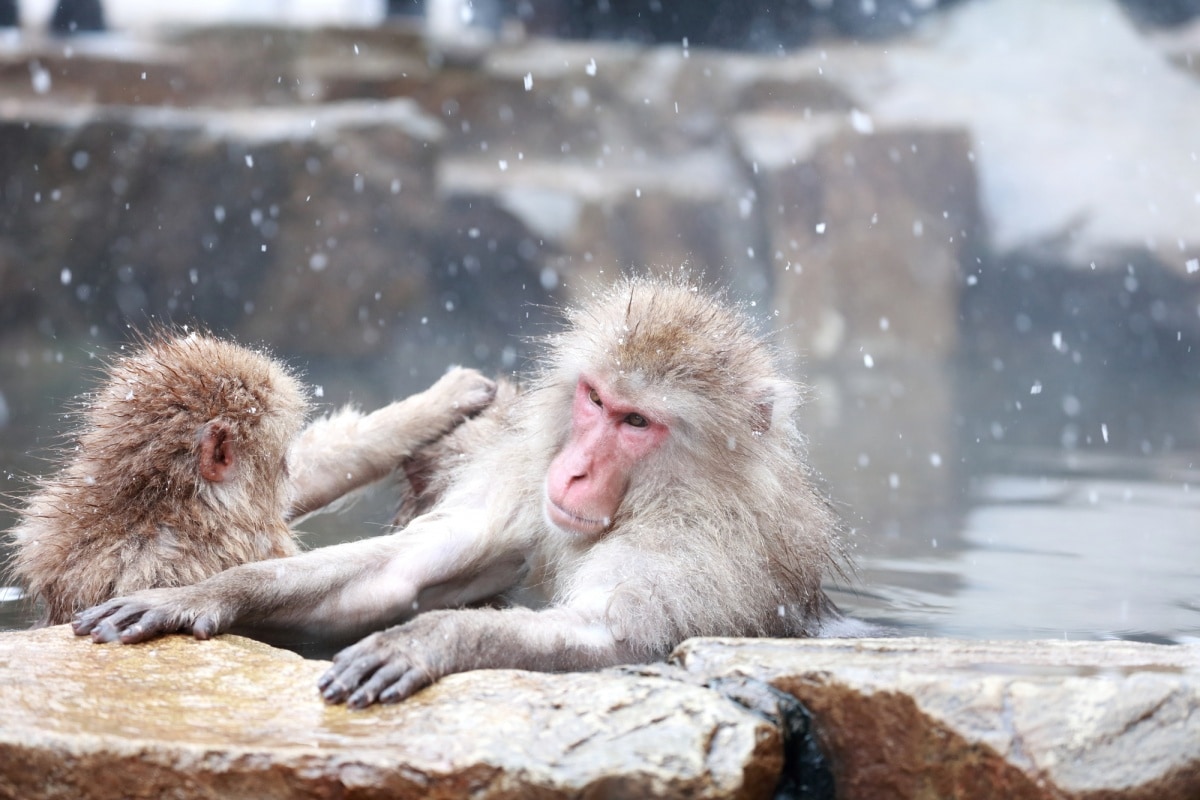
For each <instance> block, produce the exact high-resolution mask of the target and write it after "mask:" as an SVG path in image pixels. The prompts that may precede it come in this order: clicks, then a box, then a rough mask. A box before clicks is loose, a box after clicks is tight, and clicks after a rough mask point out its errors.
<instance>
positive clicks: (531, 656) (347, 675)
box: [317, 606, 666, 708]
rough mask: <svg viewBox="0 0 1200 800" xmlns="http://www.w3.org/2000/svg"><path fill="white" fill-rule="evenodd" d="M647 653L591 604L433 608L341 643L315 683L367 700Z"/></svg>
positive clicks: (339, 698) (331, 692)
mask: <svg viewBox="0 0 1200 800" xmlns="http://www.w3.org/2000/svg"><path fill="white" fill-rule="evenodd" d="M657 655H662V656H665V655H666V654H665V653H662V654H657ZM646 658H647V655H646V654H645V653H639V652H635V651H634V649H633V648H631V647H630V645H629V643H627V642H621V641H618V640H617V639H616V638H615V637H614V636H613V634H612V632H611V631H610V630H609V628H608V627H607V625H606V624H605V620H604V615H603V614H602V613H599V612H595V611H583V610H577V609H573V608H570V607H568V606H554V607H551V608H547V609H543V610H540V611H534V610H531V609H527V608H508V609H492V608H479V609H456V610H451V611H431V612H429V613H426V614H422V615H421V616H419V617H417V618H416V619H413V620H411V621H410V622H407V623H405V624H403V625H398V626H396V627H394V628H389V629H387V630H385V631H380V632H378V633H373V634H371V635H370V636H368V637H367V638H365V639H363V640H362V641H361V642H358V643H357V644H354V645H351V646H350V647H347V648H346V649H345V650H342V651H341V652H340V653H338V654H337V655H336V656H334V659H333V666H332V667H330V668H329V670H328V671H326V672H325V674H324V675H322V676H321V678H320V680H319V681H318V682H317V688H318V689H320V691H321V695H322V696H323V697H324V698H325V699H326V700H327V701H329V702H331V703H341V702H345V703H346V704H347V705H348V706H350V707H352V708H365V707H366V706H369V705H371V704H372V703H375V702H380V703H394V702H398V701H400V700H404V699H405V698H407V697H410V696H411V695H413V694H415V693H416V692H418V691H420V690H421V689H423V688H425V687H426V686H429V685H430V684H432V683H433V682H434V681H436V680H438V679H439V678H441V677H443V676H445V675H450V674H453V673H455V672H466V671H468V670H473V669H526V670H536V671H541V672H561V671H567V670H588V669H599V668H602V667H608V666H614V665H617V664H625V663H630V662H636V661H643V660H646Z"/></svg>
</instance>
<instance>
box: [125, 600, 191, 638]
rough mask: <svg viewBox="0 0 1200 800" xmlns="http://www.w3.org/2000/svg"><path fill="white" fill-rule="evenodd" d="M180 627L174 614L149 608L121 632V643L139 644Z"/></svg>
mask: <svg viewBox="0 0 1200 800" xmlns="http://www.w3.org/2000/svg"><path fill="white" fill-rule="evenodd" d="M179 628H180V625H179V623H178V621H177V619H176V617H175V615H174V614H171V613H170V612H167V611H163V610H162V609H160V608H151V609H147V610H145V611H144V612H143V613H142V615H141V616H140V617H139V618H138V620H137V622H135V623H134V624H132V625H126V626H125V630H124V631H122V632H121V644H137V643H138V642H144V641H146V640H147V639H153V638H154V637H156V636H161V635H162V634H164V633H173V632H174V631H177V630H179Z"/></svg>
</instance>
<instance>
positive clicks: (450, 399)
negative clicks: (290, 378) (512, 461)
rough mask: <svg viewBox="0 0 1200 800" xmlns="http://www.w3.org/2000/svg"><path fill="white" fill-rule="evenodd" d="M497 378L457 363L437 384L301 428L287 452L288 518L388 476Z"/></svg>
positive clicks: (485, 395) (484, 397) (476, 403)
mask: <svg viewBox="0 0 1200 800" xmlns="http://www.w3.org/2000/svg"><path fill="white" fill-rule="evenodd" d="M495 396H496V384H495V383H493V382H492V381H490V380H488V379H487V378H485V377H484V376H483V375H481V374H480V373H478V372H476V371H475V370H473V369H463V368H461V367H456V368H454V369H452V370H450V371H449V372H447V373H446V374H445V375H443V376H442V377H441V378H440V379H439V380H438V381H437V383H435V384H434V385H433V386H431V387H429V388H428V389H426V390H425V391H423V392H420V393H418V394H414V395H412V396H411V397H407V398H405V399H404V400H400V401H398V402H395V403H391V404H390V405H387V406H384V407H383V408H381V409H379V410H377V411H373V412H371V413H370V414H366V415H364V414H362V413H360V412H358V411H355V410H354V409H343V410H342V411H338V412H336V413H334V414H332V415H331V416H328V417H325V418H322V419H319V420H316V421H315V422H313V423H311V424H310V425H309V426H308V427H307V428H305V429H304V430H303V431H301V432H300V435H299V436H297V437H296V440H295V442H293V443H292V447H291V450H290V452H289V454H288V468H289V471H290V473H291V484H292V492H293V498H292V504H291V508H290V509H289V511H288V515H287V516H288V521H289V522H291V521H295V520H297V519H299V518H301V517H304V516H305V515H307V514H311V513H312V512H314V511H318V510H320V509H322V508H324V507H325V506H327V505H329V504H330V503H333V502H334V501H336V500H339V499H341V498H343V497H345V496H346V495H348V494H350V493H351V492H353V491H355V490H356V489H360V488H362V487H364V486H367V485H369V484H371V483H374V482H375V481H378V480H380V479H382V478H385V477H387V475H388V474H389V473H391V472H392V471H393V470H395V469H396V468H397V467H398V466H400V463H401V462H402V461H403V460H404V459H406V458H408V457H410V456H411V455H412V454H413V453H414V452H416V451H417V450H419V449H420V448H421V447H423V446H424V445H427V444H429V443H430V442H432V441H434V440H436V439H438V438H440V437H441V436H443V435H445V434H446V433H449V432H450V431H451V430H453V429H454V428H455V427H456V426H457V425H458V424H459V423H461V422H462V421H463V420H465V419H467V418H468V417H470V416H472V415H474V414H476V413H478V412H480V411H482V410H483V409H484V408H486V407H487V406H488V404H490V403H491V402H492V399H493V398H494V397H495Z"/></svg>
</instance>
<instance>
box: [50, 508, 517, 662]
mask: <svg viewBox="0 0 1200 800" xmlns="http://www.w3.org/2000/svg"><path fill="white" fill-rule="evenodd" d="M479 519H480V515H479V514H478V513H476V512H472V511H455V512H449V513H440V512H432V513H430V514H426V515H425V516H423V517H420V518H418V519H416V520H414V521H413V522H412V524H411V525H409V527H408V528H406V529H405V530H404V531H401V532H400V533H395V534H391V535H389V536H381V537H378V538H374V539H363V540H360V541H357V542H347V543H345V544H340V545H333V546H331V547H323V548H321V549H319V550H312V551H310V552H307V553H302V554H300V555H298V556H292V557H290V558H279V559H273V560H269V561H259V562H255V563H252V564H244V565H242V566H239V567H234V568H232V569H228V570H225V571H224V572H220V573H218V574H216V575H214V576H212V577H211V578H209V579H207V580H204V581H201V582H200V583H197V584H194V585H192V586H182V587H178V588H171V589H149V590H147V591H142V592H137V593H135V594H132V595H129V596H128V597H119V598H116V599H114V600H110V601H108V602H106V603H103V604H101V605H98V606H95V607H93V608H89V609H87V610H85V611H83V612H81V613H79V614H77V615H76V617H75V619H74V622H73V623H72V625H73V627H74V630H75V633H76V634H77V635H79V636H84V635H91V637H92V639H93V640H94V641H96V642H117V641H119V642H122V643H125V644H132V643H135V642H142V641H146V640H147V639H152V638H154V637H156V636H161V635H163V634H167V633H176V632H190V633H192V634H193V635H194V636H196V637H197V638H199V639H208V638H210V637H212V636H215V635H216V634H218V633H223V632H225V631H228V630H230V629H232V628H235V627H249V628H256V627H257V628H272V629H299V630H309V631H312V632H314V633H318V634H320V635H322V636H326V637H329V638H344V637H348V636H352V635H362V634H363V633H364V632H366V631H370V630H377V629H379V628H381V627H383V626H385V625H391V624H395V623H397V622H400V621H403V620H405V619H408V618H409V617H411V616H413V615H414V614H415V613H416V612H417V611H418V610H424V609H429V608H445V607H447V606H453V605H459V604H465V603H471V602H475V601H478V600H482V599H485V598H487V597H491V596H493V595H495V594H497V593H499V592H502V591H504V590H505V589H507V588H509V587H511V586H512V585H514V584H515V583H516V582H517V581H518V580H519V579H520V576H521V569H522V567H523V565H524V557H523V556H522V555H521V554H520V553H516V552H514V553H509V552H507V551H506V550H503V549H502V548H501V547H500V546H498V545H497V544H496V543H494V542H493V543H485V542H484V541H483V540H482V538H481V536H480V534H481V532H482V529H481V528H479V527H478V521H479Z"/></svg>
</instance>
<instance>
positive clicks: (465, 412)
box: [423, 367, 496, 419]
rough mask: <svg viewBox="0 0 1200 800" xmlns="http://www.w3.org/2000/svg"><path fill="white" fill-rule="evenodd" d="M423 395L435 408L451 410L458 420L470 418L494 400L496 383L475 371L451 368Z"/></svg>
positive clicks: (465, 368) (464, 368)
mask: <svg viewBox="0 0 1200 800" xmlns="http://www.w3.org/2000/svg"><path fill="white" fill-rule="evenodd" d="M423 394H425V395H427V396H428V398H429V399H430V400H432V401H433V402H434V403H435V404H436V405H437V406H441V407H445V408H451V409H453V411H454V413H455V415H456V416H459V418H460V419H461V418H466V417H472V416H474V415H475V414H478V413H479V412H480V411H483V410H484V409H485V408H487V407H488V406H489V405H491V403H492V400H494V399H496V383H495V381H492V380H490V379H489V378H486V377H484V375H483V374H482V373H480V372H478V371H476V370H473V369H469V368H467V367H452V368H451V369H450V370H449V371H448V372H447V373H446V374H445V375H443V376H442V377H441V378H439V379H438V381H437V383H435V384H433V386H431V387H429V389H427V390H426V391H425V392H424V393H423Z"/></svg>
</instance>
